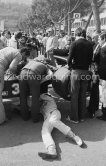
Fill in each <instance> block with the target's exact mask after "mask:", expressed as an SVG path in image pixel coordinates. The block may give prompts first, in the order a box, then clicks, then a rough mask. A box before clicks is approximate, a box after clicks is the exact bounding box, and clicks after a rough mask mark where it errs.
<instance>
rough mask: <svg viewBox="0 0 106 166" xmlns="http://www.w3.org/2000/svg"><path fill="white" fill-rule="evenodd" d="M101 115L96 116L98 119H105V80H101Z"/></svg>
mask: <svg viewBox="0 0 106 166" xmlns="http://www.w3.org/2000/svg"><path fill="white" fill-rule="evenodd" d="M102 113H103V115H102V116H99V117H97V118H98V119H100V120H104V121H106V81H105V80H102Z"/></svg>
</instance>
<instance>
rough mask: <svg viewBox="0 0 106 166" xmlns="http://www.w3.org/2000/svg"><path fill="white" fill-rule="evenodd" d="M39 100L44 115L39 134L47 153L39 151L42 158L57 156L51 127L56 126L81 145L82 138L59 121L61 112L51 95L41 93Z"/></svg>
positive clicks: (54, 157)
mask: <svg viewBox="0 0 106 166" xmlns="http://www.w3.org/2000/svg"><path fill="white" fill-rule="evenodd" d="M40 102H41V113H42V114H43V116H44V123H43V126H42V132H41V134H42V139H43V142H44V145H45V147H46V149H47V153H42V152H39V153H38V155H39V156H40V157H42V159H56V158H57V157H58V155H57V152H56V145H55V142H54V140H53V138H52V135H51V132H52V130H53V128H57V129H58V130H59V131H61V132H62V133H63V134H64V135H66V136H67V137H69V138H71V139H72V140H74V142H75V143H76V144H77V145H79V146H82V144H83V141H82V139H81V138H80V137H79V136H76V135H75V134H74V133H73V132H72V130H71V128H70V127H69V126H67V125H65V124H64V123H63V122H62V121H61V113H60V111H59V110H58V109H57V105H56V102H55V100H54V99H53V97H51V96H50V95H49V94H41V95H40Z"/></svg>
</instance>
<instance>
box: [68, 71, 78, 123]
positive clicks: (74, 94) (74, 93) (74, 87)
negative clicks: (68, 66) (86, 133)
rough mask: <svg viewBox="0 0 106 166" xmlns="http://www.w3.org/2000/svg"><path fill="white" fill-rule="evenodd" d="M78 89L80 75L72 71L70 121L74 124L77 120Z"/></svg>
mask: <svg viewBox="0 0 106 166" xmlns="http://www.w3.org/2000/svg"><path fill="white" fill-rule="evenodd" d="M79 88H80V73H79V72H78V71H75V70H72V72H71V110H70V115H69V116H70V119H71V120H73V121H75V122H76V123H77V122H78V121H79V119H78V96H79Z"/></svg>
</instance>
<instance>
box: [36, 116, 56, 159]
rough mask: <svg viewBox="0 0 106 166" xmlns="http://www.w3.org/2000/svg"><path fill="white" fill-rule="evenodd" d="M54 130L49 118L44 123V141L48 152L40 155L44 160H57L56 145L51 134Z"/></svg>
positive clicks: (42, 133)
mask: <svg viewBox="0 0 106 166" xmlns="http://www.w3.org/2000/svg"><path fill="white" fill-rule="evenodd" d="M52 130H53V126H52V125H51V124H50V123H49V117H48V118H47V119H46V120H45V121H44V123H43V126H42V132H41V135H42V140H43V143H44V145H45V147H46V149H47V152H45V153H43V152H39V153H38V155H39V156H40V157H42V159H56V158H57V157H58V156H57V152H56V145H55V142H54V140H53V138H52V135H51V132H52Z"/></svg>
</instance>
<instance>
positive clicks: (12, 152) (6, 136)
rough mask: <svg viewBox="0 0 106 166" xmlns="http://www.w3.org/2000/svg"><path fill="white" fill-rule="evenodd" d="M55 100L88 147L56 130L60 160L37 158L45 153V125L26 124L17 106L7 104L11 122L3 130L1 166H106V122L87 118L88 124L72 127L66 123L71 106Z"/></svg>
mask: <svg viewBox="0 0 106 166" xmlns="http://www.w3.org/2000/svg"><path fill="white" fill-rule="evenodd" d="M52 94H53V93H52ZM55 99H56V102H57V105H58V108H59V109H60V111H61V113H62V115H63V116H62V120H63V121H64V122H65V123H66V124H67V125H69V126H70V127H71V128H72V130H73V131H74V132H75V133H76V134H78V135H79V136H80V137H81V138H82V139H83V140H84V142H85V146H84V147H83V148H80V147H78V146H77V145H75V144H74V143H73V142H72V141H71V140H69V139H67V138H66V137H65V136H64V135H63V134H62V133H60V132H59V131H58V130H56V129H54V131H53V138H54V140H55V142H56V145H57V151H58V155H59V158H58V159H57V160H51V161H50V160H48V161H45V160H42V159H41V158H40V157H39V156H38V152H45V151H46V149H45V147H44V145H43V143H42V138H41V128H42V122H39V123H36V124H35V123H33V122H32V121H31V120H29V121H27V122H25V121H23V120H22V119H21V117H20V115H19V112H18V111H16V110H14V106H13V104H14V102H13V101H5V102H6V104H7V103H8V104H7V105H8V106H7V107H8V111H9V109H10V112H11V114H10V115H11V119H10V120H9V121H8V122H7V123H5V124H3V125H1V126H0V166H106V121H101V120H98V119H89V118H87V119H86V120H85V122H82V123H79V124H73V123H71V122H69V121H68V120H66V116H67V115H68V112H69V111H70V102H68V101H64V100H63V99H61V98H58V96H55ZM15 102H18V100H17V101H15Z"/></svg>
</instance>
